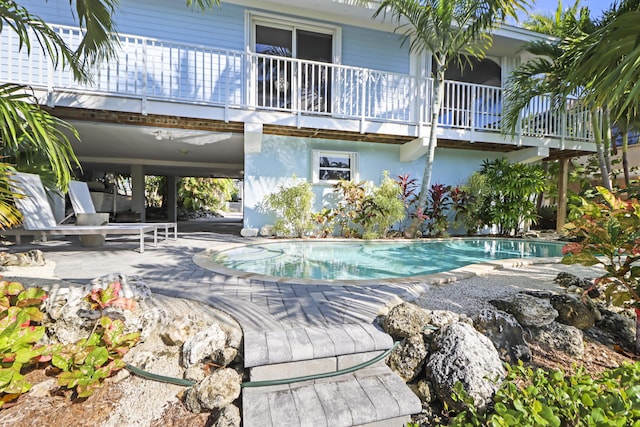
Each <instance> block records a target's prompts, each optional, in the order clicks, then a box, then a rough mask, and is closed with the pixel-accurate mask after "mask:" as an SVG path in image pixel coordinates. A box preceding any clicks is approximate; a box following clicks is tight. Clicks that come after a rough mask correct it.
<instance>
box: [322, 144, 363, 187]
mask: <svg viewBox="0 0 640 427" xmlns="http://www.w3.org/2000/svg"><path fill="white" fill-rule="evenodd" d="M341 179H344V180H347V181H357V180H358V153H354V152H350V151H323V150H313V179H312V181H313V183H315V184H323V183H326V184H334V183H336V182H338V181H340V180H341Z"/></svg>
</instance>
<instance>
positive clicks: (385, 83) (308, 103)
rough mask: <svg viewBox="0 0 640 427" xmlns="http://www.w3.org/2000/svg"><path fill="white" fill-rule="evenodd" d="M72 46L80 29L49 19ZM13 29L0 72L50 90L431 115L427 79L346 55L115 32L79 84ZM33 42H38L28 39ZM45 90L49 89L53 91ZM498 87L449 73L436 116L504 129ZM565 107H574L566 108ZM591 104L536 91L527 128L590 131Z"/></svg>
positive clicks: (384, 116)
mask: <svg viewBox="0 0 640 427" xmlns="http://www.w3.org/2000/svg"><path fill="white" fill-rule="evenodd" d="M51 27H52V28H53V29H54V30H55V31H56V32H57V33H58V34H59V35H60V36H61V37H62V38H63V40H65V41H66V42H67V43H68V44H69V46H70V47H71V48H75V47H76V46H77V44H78V43H79V40H80V35H81V29H80V28H76V27H71V26H65V25H51ZM17 37H18V36H17V35H16V34H15V33H13V32H11V30H10V29H9V28H3V30H2V32H0V46H1V47H2V51H3V52H5V53H4V55H5V56H6V60H3V61H2V63H0V81H1V82H12V83H21V84H26V85H30V86H32V87H34V88H42V89H44V90H46V91H47V92H48V93H49V95H51V94H52V93H53V92H56V91H79V92H82V93H101V94H108V95H115V96H126V97H133V98H137V99H140V100H141V103H142V108H143V111H145V108H146V103H148V102H149V101H150V100H159V101H163V100H171V101H180V102H189V103H198V104H203V105H213V106H220V107H224V108H225V110H227V111H228V109H229V108H252V109H264V110H273V111H282V112H287V113H292V114H297V115H300V114H314V115H321V116H323V115H324V116H328V117H339V118H347V119H355V120H358V121H360V122H361V128H362V129H364V125H365V123H366V122H368V121H386V122H392V123H401V124H408V125H429V124H430V120H431V117H430V114H429V110H430V98H429V97H430V91H429V90H428V88H430V87H432V85H433V79H431V78H424V77H418V76H413V75H409V74H402V73H394V72H387V71H381V70H375V69H368V68H362V67H356V66H350V65H344V64H333V63H325V62H319V61H309V60H303V59H297V58H289V57H282V56H274V55H266V54H257V53H250V52H242V51H237V50H230V49H218V48H214V47H209V46H204V45H198V44H188V43H178V42H173V41H165V40H160V39H157V38H150V37H142V36H135V35H129V34H119V35H118V40H119V47H118V48H117V58H116V60H112V61H110V62H109V63H106V62H105V63H102V64H100V65H99V66H97V67H96V69H95V70H94V73H93V76H94V80H93V82H92V83H89V84H79V83H77V82H75V81H74V80H73V76H72V73H71V72H70V71H69V70H66V69H62V68H60V67H58V68H55V67H53V65H52V64H51V61H50V60H49V59H48V58H47V57H46V56H45V55H43V54H41V53H40V52H39V51H38V50H37V49H32V50H31V54H28V53H27V52H26V51H25V50H24V49H23V50H22V51H19V50H18V46H19V44H18V43H17V40H18V39H17ZM32 44H35V45H37V42H36V41H35V40H34V41H32ZM50 99H53V97H51V96H50ZM502 102H503V93H502V89H501V88H499V87H494V86H488V85H483V84H475V83H468V82H457V81H451V80H448V81H445V99H444V100H443V102H442V106H441V114H440V122H439V124H440V125H441V126H443V127H450V128H457V129H468V130H471V131H472V132H476V131H482V132H500V131H501V121H502V107H503V104H502ZM570 107H571V108H570ZM589 120H590V117H589V115H588V110H587V109H585V108H582V107H579V106H578V107H575V106H571V101H568V102H567V108H565V109H560V110H555V109H554V107H553V103H552V102H551V101H550V98H549V97H538V98H536V99H534V100H532V101H531V102H530V103H529V106H528V108H527V110H526V111H524V112H523V113H522V115H521V121H522V123H521V126H519V130H520V131H521V134H522V135H524V136H535V137H555V138H560V139H565V138H568V139H573V140H587V141H588V140H591V139H592V135H591V131H590V126H588V123H589Z"/></svg>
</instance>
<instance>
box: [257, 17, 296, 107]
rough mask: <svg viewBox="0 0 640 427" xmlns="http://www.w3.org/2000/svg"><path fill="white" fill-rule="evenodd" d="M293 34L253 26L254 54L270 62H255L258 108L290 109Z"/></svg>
mask: <svg viewBox="0 0 640 427" xmlns="http://www.w3.org/2000/svg"><path fill="white" fill-rule="evenodd" d="M292 35H293V32H292V31H291V30H284V29H280V28H271V27H264V26H262V25H256V53H259V54H264V55H270V56H273V58H265V57H259V58H258V86H257V87H258V106H260V107H268V108H287V107H289V106H290V105H291V80H292V74H291V61H290V60H288V59H285V58H291V57H292V54H293V38H292Z"/></svg>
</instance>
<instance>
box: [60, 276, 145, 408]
mask: <svg viewBox="0 0 640 427" xmlns="http://www.w3.org/2000/svg"><path fill="white" fill-rule="evenodd" d="M121 288H122V286H121V284H120V283H119V282H112V283H109V285H108V286H107V287H106V288H104V289H101V288H96V289H93V290H92V291H91V292H90V293H89V294H88V295H87V296H86V297H85V301H87V302H88V303H89V304H90V306H91V309H93V310H99V311H100V312H101V314H102V312H103V310H105V309H106V308H109V307H117V308H121V309H128V310H135V308H136V306H137V304H136V302H135V301H134V300H132V299H130V298H122V297H120V296H119V294H120V291H121ZM139 338H140V333H139V332H133V333H125V324H124V322H123V321H122V320H120V319H115V320H112V319H111V318H109V317H108V316H106V315H101V316H100V318H99V319H98V320H97V321H96V323H95V325H94V327H93V330H92V331H91V334H90V335H89V337H88V338H86V339H82V340H80V341H79V342H77V343H74V344H70V345H57V346H55V347H54V350H53V352H52V354H53V357H52V360H51V363H52V364H53V365H54V366H55V367H57V368H59V369H61V370H62V371H63V372H62V373H61V374H60V375H58V385H59V386H61V387H65V388H67V389H75V390H76V392H77V394H78V397H80V398H85V397H88V396H90V395H91V394H93V392H94V391H95V390H96V389H97V388H98V387H100V386H101V385H102V382H103V380H104V379H105V378H108V377H110V376H111V375H113V374H114V373H115V372H116V371H118V370H120V369H122V368H124V366H125V365H126V364H125V362H124V361H123V360H122V358H123V357H124V355H125V354H127V352H128V351H129V350H130V349H131V348H132V347H133V346H134V345H135V344H136V343H137V342H138V339H139Z"/></svg>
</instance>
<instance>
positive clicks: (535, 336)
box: [528, 322, 584, 357]
mask: <svg viewBox="0 0 640 427" xmlns="http://www.w3.org/2000/svg"><path fill="white" fill-rule="evenodd" d="M528 332H529V336H530V337H531V338H530V339H531V342H532V343H535V344H538V345H539V346H540V347H542V348H544V349H546V350H552V351H561V352H563V353H567V354H568V355H570V356H574V357H582V356H583V355H584V336H583V334H582V331H581V330H580V329H578V328H574V327H573V326H568V325H564V324H562V323H558V322H553V323H551V324H550V325H547V326H544V327H542V328H536V327H530V328H528Z"/></svg>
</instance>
